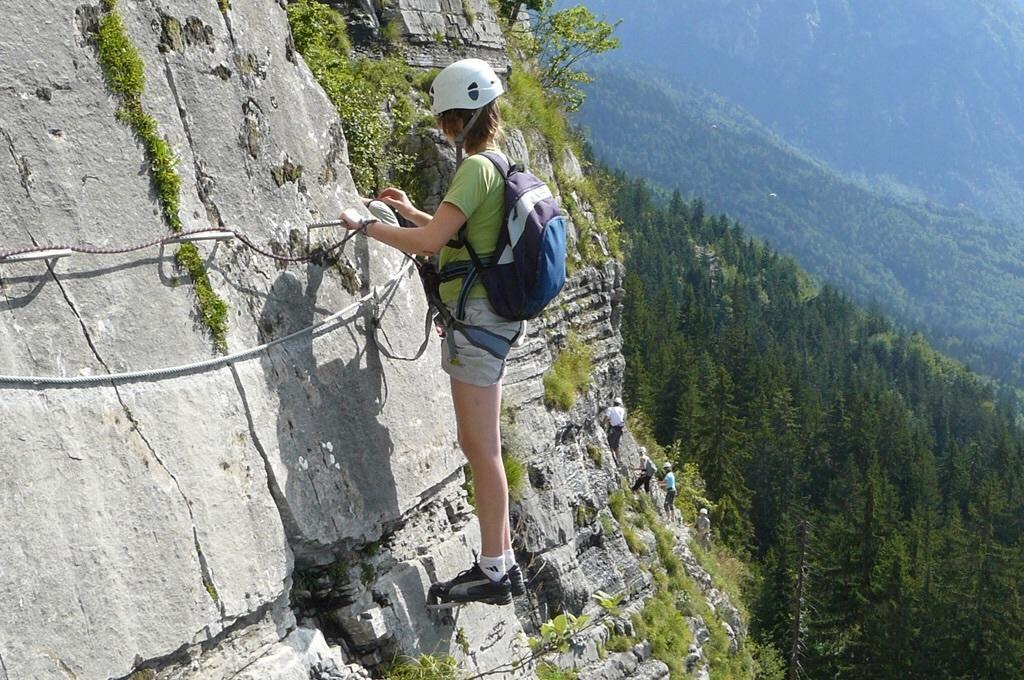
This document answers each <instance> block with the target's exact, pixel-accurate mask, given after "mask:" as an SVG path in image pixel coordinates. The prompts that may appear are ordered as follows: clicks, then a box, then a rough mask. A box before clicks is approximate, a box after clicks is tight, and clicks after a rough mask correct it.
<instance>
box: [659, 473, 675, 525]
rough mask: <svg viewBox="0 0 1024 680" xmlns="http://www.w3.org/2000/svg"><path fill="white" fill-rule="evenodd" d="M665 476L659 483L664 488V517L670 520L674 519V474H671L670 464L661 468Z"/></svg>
mask: <svg viewBox="0 0 1024 680" xmlns="http://www.w3.org/2000/svg"><path fill="white" fill-rule="evenodd" d="M663 469H664V470H665V476H664V477H662V478H661V483H662V485H663V486H664V487H665V515H666V516H668V518H669V519H670V520H673V519H675V518H676V473H674V472H672V463H665V465H664V466H663Z"/></svg>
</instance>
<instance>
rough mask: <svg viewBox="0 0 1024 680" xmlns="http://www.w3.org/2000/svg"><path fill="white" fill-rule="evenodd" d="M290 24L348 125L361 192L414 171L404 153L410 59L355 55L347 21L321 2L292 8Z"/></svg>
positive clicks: (409, 118)
mask: <svg viewBox="0 0 1024 680" xmlns="http://www.w3.org/2000/svg"><path fill="white" fill-rule="evenodd" d="M288 21H289V24H290V25H291V29H292V36H293V38H294V40H295V47H296V49H297V50H298V51H299V53H300V54H301V55H302V58H303V59H304V60H305V61H306V65H307V66H309V70H310V71H311V72H312V73H313V77H314V78H316V81H317V83H319V84H320V87H322V88H323V90H324V92H325V93H326V94H327V97H328V98H329V99H330V100H331V103H332V104H334V107H335V108H336V109H337V111H338V115H339V116H340V117H341V120H342V123H343V124H344V127H345V139H346V140H347V142H348V152H349V160H350V161H351V170H352V179H353V180H354V181H355V183H356V187H357V188H358V189H359V191H360V192H362V193H364V194H365V193H370V192H371V191H372V190H373V189H375V188H382V186H383V185H384V184H386V183H388V182H389V181H390V180H391V179H392V178H394V176H395V175H396V174H397V173H399V172H402V171H406V170H408V169H410V168H411V167H412V158H410V157H409V156H408V155H407V154H406V153H405V152H403V151H402V142H403V141H404V140H405V137H406V135H407V134H408V132H409V130H411V129H412V126H413V123H414V122H415V110H414V107H413V104H412V100H411V99H410V98H409V91H410V85H411V82H412V79H413V74H412V73H411V70H410V68H409V66H408V65H407V64H406V63H405V61H404V60H403V59H401V58H400V57H396V56H386V57H384V58H381V59H367V58H364V57H356V56H353V55H352V54H351V49H352V47H351V42H350V41H349V38H348V34H347V31H346V28H345V20H344V18H343V17H342V16H341V15H340V14H339V13H338V12H337V11H335V10H333V9H331V8H330V7H328V6H327V5H324V4H322V3H319V2H316V0H298V2H293V3H291V4H289V5H288ZM394 31H397V26H395V28H394ZM384 33H385V37H386V38H388V39H389V40H392V41H394V40H397V39H398V36H397V35H395V36H389V35H387V30H385V31H384ZM383 112H386V113H387V115H384V113H383Z"/></svg>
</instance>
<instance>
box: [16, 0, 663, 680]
mask: <svg viewBox="0 0 1024 680" xmlns="http://www.w3.org/2000/svg"><path fill="white" fill-rule="evenodd" d="M37 5H39V4H38V3H37ZM355 5H358V7H357V8H356V9H353V6H354V5H353V4H352V3H348V4H346V8H347V9H346V11H348V12H352V13H359V15H360V16H361V17H362V19H361V21H362V23H361V24H358V25H359V26H362V27H363V28H364V29H365V30H367V31H371V32H372V31H383V30H384V28H383V27H385V26H387V25H388V24H389V23H391V22H394V23H395V25H396V26H397V27H398V30H399V31H400V35H401V36H402V37H403V38H404V40H405V41H406V42H407V43H408V45H409V49H408V55H409V59H410V61H411V62H412V63H413V64H416V65H430V66H435V65H443V64H445V63H448V62H449V61H451V60H453V59H454V58H457V57H459V56H465V55H475V56H483V57H484V58H487V59H490V60H492V61H494V62H497V63H498V64H499V66H500V65H502V64H507V58H506V57H505V55H504V45H503V42H502V40H501V33H500V30H499V29H498V26H497V23H496V21H495V19H494V14H493V11H492V10H491V9H490V5H489V3H487V2H485V1H484V0H466V2H461V1H460V2H456V1H455V0H398V1H397V2H392V3H390V4H389V5H388V7H387V8H386V9H383V10H379V9H378V3H373V2H361V3H355ZM118 11H119V12H120V13H121V15H122V16H123V17H124V20H125V25H126V28H127V31H128V34H129V35H130V37H131V39H132V42H133V43H134V44H135V46H136V47H137V48H138V50H139V52H140V54H141V56H142V59H143V62H144V63H145V78H146V84H145V89H144V93H143V96H142V101H143V105H144V107H145V109H146V110H147V111H148V112H149V113H150V114H151V115H152V116H153V118H154V119H155V120H156V121H157V124H158V128H159V134H160V135H161V136H163V137H165V138H166V139H167V141H168V142H169V144H170V146H171V148H172V149H173V152H174V154H175V155H176V157H177V168H178V172H179V174H180V176H181V181H182V186H181V210H180V216H181V218H182V221H183V224H184V228H185V229H186V230H192V229H209V228H219V227H229V228H232V229H237V230H239V231H241V232H244V233H245V234H246V235H247V237H248V238H249V239H251V240H252V241H253V242H254V243H256V244H257V245H259V246H260V247H261V248H263V249H265V250H268V251H272V252H275V253H282V254H302V253H304V252H307V249H308V248H309V247H310V246H312V245H316V244H318V243H331V242H335V241H336V240H337V239H338V238H339V237H340V235H339V234H338V233H337V231H336V230H332V229H318V230H311V231H309V232H307V230H306V225H307V223H309V222H311V221H318V220H323V219H330V218H331V217H333V216H335V215H337V214H338V212H339V211H340V210H342V209H343V208H345V207H349V206H352V205H355V204H357V202H358V201H357V195H356V192H355V188H354V186H353V183H352V180H351V174H350V172H349V169H348V166H347V163H348V154H347V148H346V140H345V134H344V129H343V127H342V125H341V123H340V121H339V119H338V117H337V114H336V112H335V110H334V108H333V107H332V106H331V104H330V102H329V101H328V100H327V99H326V97H325V96H324V94H323V93H322V91H321V90H320V88H319V87H318V86H317V85H316V83H315V82H314V80H313V78H312V76H311V74H310V73H309V71H308V69H307V68H306V67H305V65H304V63H303V62H302V60H301V58H300V57H299V56H298V55H297V53H296V52H295V51H294V49H293V47H292V42H291V38H290V34H289V30H288V24H287V18H286V15H285V11H284V7H283V6H282V4H279V3H268V2H253V1H252V0H232V2H231V4H230V8H229V9H227V10H226V11H225V12H223V13H222V12H221V11H220V10H219V8H218V3H216V2H213V1H212V0H210V1H209V2H205V3H194V2H191V3H185V2H176V1H160V0H152V1H150V0H138V1H131V0H121V2H120V3H119V4H118ZM15 14H16V15H15V16H13V17H8V20H7V21H5V22H4V23H3V24H2V25H0V45H3V53H4V58H3V59H2V60H0V139H2V144H0V251H4V250H8V249H11V248H17V247H20V246H31V245H35V244H63V243H72V244H81V243H88V244H93V245H95V246H99V247H103V248H116V247H120V246H124V245H126V244H133V243H141V242H146V241H148V240H150V239H152V238H154V237H156V236H161V235H165V234H166V233H167V227H166V225H165V223H164V222H163V220H162V218H161V215H160V210H159V207H158V204H157V202H156V197H155V196H154V191H153V188H152V186H151V183H150V178H149V171H148V167H147V166H148V162H147V160H146V156H145V154H144V151H143V148H142V146H141V144H140V142H139V140H138V139H137V138H136V137H135V136H134V135H133V133H132V132H131V131H130V130H129V129H128V128H127V127H126V126H125V125H123V124H121V123H120V122H119V121H118V120H117V118H116V115H115V114H116V110H117V106H118V101H117V100H116V98H114V97H112V96H111V95H110V94H109V92H108V89H107V86H106V84H105V82H104V79H103V75H102V73H101V70H100V67H99V63H98V56H97V50H96V46H95V41H94V39H93V37H92V33H93V32H94V31H95V28H96V25H97V19H98V17H99V16H100V14H101V8H100V6H99V5H90V4H77V3H70V2H61V1H59V0H50V1H49V2H44V3H42V4H41V6H34V7H33V8H32V12H30V13H29V12H26V13H25V16H17V13H15ZM470 14H472V16H470ZM435 33H437V34H440V35H443V36H444V40H441V41H437V40H433V38H435V37H437V36H436V35H435ZM510 138H511V139H518V140H526V139H528V138H529V135H527V136H524V135H522V134H513V135H510ZM434 141H438V140H434ZM418 143H420V144H422V145H425V146H424V147H423V154H422V156H421V157H423V158H427V157H429V158H432V159H435V161H436V164H437V165H438V167H437V168H435V169H434V174H433V175H432V177H433V179H432V180H431V181H432V182H433V185H436V187H437V190H440V186H441V184H443V178H444V177H446V176H448V175H450V172H451V167H450V166H451V163H452V157H451V154H450V153H446V152H444V151H443V150H439V149H438V147H436V146H435V145H434V144H433V142H432V141H431V140H430V139H427V140H419V142H418ZM522 144H523V146H524V150H525V148H526V145H527V142H526V141H523V142H522ZM428 147H429V148H428ZM529 153H530V154H531V155H532V156H533V157H534V158H533V161H534V162H535V163H539V164H541V166H542V167H547V168H551V167H552V160H551V159H550V158H547V157H546V152H541V150H539V149H538V148H537V141H536V140H532V141H530V149H529ZM558 162H561V163H562V164H563V165H565V166H566V169H567V172H569V173H570V174H572V173H573V172H578V171H579V170H578V161H577V160H576V159H575V158H572V157H569V158H564V159H559V160H558ZM176 248H177V246H173V245H171V246H167V247H166V248H156V247H152V248H148V249H144V250H142V251H140V252H138V253H134V254H124V255H108V256H102V257H101V256H85V255H76V256H75V257H69V258H66V259H59V260H50V261H48V262H41V261H35V262H21V263H0V292H2V297H0V375H5V376H44V377H45V376H65V377H75V376H90V375H91V376H105V375H110V374H121V373H124V372H127V371H137V370H143V369H151V368H160V367H173V366H182V365H187V364H193V363H194V362H197V361H203V360H213V359H216V358H217V356H218V354H217V353H216V351H215V350H214V349H213V346H212V343H211V340H210V337H209V334H208V332H207V330H206V328H205V326H204V325H203V323H202V321H201V319H200V318H199V315H198V312H197V307H196V303H195V293H194V292H193V286H192V285H191V283H190V282H189V280H188V277H187V276H185V275H184V273H183V272H182V271H181V270H180V269H179V268H178V267H177V266H176V264H175V260H174V257H173V254H174V250H175V249H176ZM200 252H201V254H202V256H203V258H204V263H205V267H206V270H207V272H208V275H209V278H210V281H211V285H212V287H213V289H214V291H215V292H216V293H217V294H218V295H220V296H221V297H222V298H223V299H225V300H226V301H227V303H228V306H229V310H230V312H229V319H230V331H229V335H228V337H227V344H228V352H238V351H240V350H243V349H246V348H251V347H254V346H258V345H261V344H264V343H271V342H275V341H280V342H278V343H277V344H275V345H273V346H272V347H270V348H268V349H266V350H265V351H261V352H257V353H254V354H252V355H251V356H247V357H244V358H239V359H237V360H233V361H230V362H226V361H220V362H214V364H213V365H211V366H207V367H202V368H195V369H192V370H189V371H185V372H183V373H181V374H176V375H172V376H162V377H154V378H146V379H134V380H120V379H114V380H108V381H105V382H104V381H100V382H98V383H96V384H90V385H81V386H70V387H67V386H64V387H57V386H51V385H39V384H35V385H34V384H31V383H29V384H11V383H9V382H8V383H3V382H0V432H3V436H2V437H0V532H2V534H3V536H4V537H5V545H6V546H7V550H5V551H4V552H3V553H2V554H0V608H2V610H3V611H4V614H5V621H4V625H3V626H0V680H16V679H17V680H21V679H22V678H61V677H74V678H80V679H91V678H111V677H113V678H124V677H129V676H132V677H133V678H135V679H137V678H140V677H159V678H174V679H178V678H227V677H238V678H251V679H252V680H257V679H263V678H279V679H281V680H292V679H294V680H300V679H303V678H321V679H339V678H341V679H344V678H357V677H366V671H365V670H364V667H371V668H375V669H376V668H379V667H380V666H381V664H383V663H385V662H389V661H391V660H392V659H393V658H394V657H395V656H396V655H397V654H399V653H402V654H411V655H417V654H424V653H440V654H449V653H450V654H454V655H455V656H456V658H457V659H458V661H459V662H460V664H461V665H462V666H463V667H464V668H467V669H477V670H479V671H483V670H488V669H493V668H495V667H498V666H501V665H502V664H507V663H508V662H509V661H510V660H512V659H514V658H517V657H519V656H522V655H523V654H524V653H525V651H524V649H523V648H522V643H521V642H519V641H518V637H517V634H518V633H520V632H522V631H523V630H527V631H535V630H536V629H537V627H538V625H539V623H540V622H542V621H544V620H545V619H547V618H549V617H550V616H552V615H553V614H555V613H557V612H560V611H562V610H566V609H568V610H571V611H576V612H579V611H582V610H584V609H585V608H588V607H592V606H593V605H590V604H588V602H589V598H590V595H591V593H593V591H594V590H597V589H604V590H607V591H609V592H611V591H622V590H625V591H629V592H632V593H642V592H643V591H644V589H645V588H647V587H648V585H649V584H648V583H647V582H646V580H645V578H644V577H643V576H642V575H641V572H640V570H639V569H638V568H637V563H636V561H635V559H634V558H633V556H632V555H631V554H630V553H629V552H628V550H627V549H626V547H625V544H624V542H623V540H622V538H621V536H611V535H605V534H604V532H603V530H602V529H601V526H600V524H599V523H598V522H597V521H596V515H597V512H598V510H599V509H600V508H602V507H603V506H604V505H605V503H606V500H607V497H608V495H609V493H610V492H611V491H612V490H613V489H614V488H615V487H616V486H617V484H618V480H619V475H620V474H621V473H622V470H621V469H620V468H619V467H618V466H619V464H621V463H622V461H613V460H611V457H610V454H608V452H607V451H605V455H604V459H603V460H602V461H598V460H596V459H595V457H594V456H593V455H592V454H591V453H590V451H592V450H603V449H604V444H603V439H602V437H603V435H602V433H600V431H599V430H598V428H597V427H596V425H595V418H596V416H597V415H598V413H599V412H600V409H601V408H602V405H603V404H605V403H607V401H608V399H609V398H610V397H611V396H613V395H617V394H619V393H620V392H621V381H622V373H623V370H624V361H623V359H622V355H621V351H620V350H621V339H620V335H619V329H618V324H619V315H620V308H621V298H622V279H623V269H622V267H621V265H619V264H616V263H610V264H607V265H605V266H604V267H603V268H601V269H595V268H587V269H583V270H582V271H580V272H579V273H578V274H577V275H576V276H574V277H573V279H572V280H571V281H570V282H569V284H568V285H567V287H566V290H565V292H564V293H563V296H562V298H561V299H560V301H559V302H558V303H556V305H555V307H554V308H553V309H552V311H551V312H550V313H549V314H548V315H547V316H546V317H545V318H544V319H543V320H539V321H537V322H536V323H533V324H532V327H531V331H530V334H529V336H528V338H527V340H526V342H525V344H524V345H523V346H522V347H520V348H518V349H516V350H515V352H514V354H513V356H512V359H511V362H510V367H509V371H508V376H507V379H506V401H507V403H508V404H509V405H510V407H511V408H510V409H509V412H510V413H511V414H512V416H511V419H510V421H509V423H508V425H507V428H506V429H507V430H508V432H507V434H508V435H509V436H510V437H512V438H513V439H514V441H515V455H516V456H517V457H518V458H519V459H520V460H521V461H522V462H523V464H524V465H525V466H526V469H527V474H528V483H527V484H526V485H525V488H524V489H523V493H522V497H521V499H520V500H519V501H518V502H517V503H515V504H514V507H513V512H514V515H515V522H516V529H515V533H516V539H515V542H516V549H517V553H518V555H519V557H520V561H521V562H522V564H523V565H524V567H525V569H526V572H527V576H528V578H529V580H530V597H529V598H528V599H527V600H524V601H522V602H520V603H519V604H518V605H517V608H516V610H515V615H513V613H512V610H511V608H493V607H492V608H487V607H481V606H477V607H467V608H465V609H464V610H462V611H461V612H459V613H457V614H456V616H455V617H454V618H445V619H440V618H437V617H435V616H433V615H430V614H428V613H427V612H426V610H425V608H424V594H425V592H426V588H427V586H428V585H429V583H430V582H431V581H433V580H436V579H439V578H448V577H451V576H453V575H454V574H455V573H457V572H458V571H460V570H461V569H463V568H465V567H466V566H468V565H469V564H470V563H471V561H472V559H473V552H474V550H475V549H477V546H478V528H477V524H476V520H475V518H474V516H473V512H472V507H471V506H470V505H469V504H468V503H467V499H466V492H465V490H464V489H463V486H462V485H463V483H464V477H463V473H462V465H463V464H464V459H463V457H462V454H461V453H460V451H459V450H458V448H457V445H456V443H455V433H454V428H453V425H454V418H453V415H452V412H451V406H450V398H449V396H448V384H447V379H446V377H445V376H444V374H443V372H442V371H441V370H440V367H439V365H438V358H437V357H438V353H439V349H438V347H437V342H436V339H434V338H433V337H432V334H430V335H427V339H426V340H425V341H424V339H423V338H424V330H425V328H424V325H425V324H424V322H425V321H426V314H427V312H426V306H425V303H424V300H423V295H422V292H421V290H420V287H419V283H418V281H416V280H415V275H414V274H412V273H410V271H409V269H408V268H407V267H404V266H403V264H402V260H401V258H400V257H399V256H398V255H397V254H396V253H395V252H394V251H392V250H390V249H387V248H384V247H382V246H379V245H378V244H376V243H372V242H367V241H366V240H365V239H363V238H361V237H359V238H356V239H354V240H353V241H351V242H350V243H349V244H348V245H346V246H345V248H344V250H343V251H342V252H341V254H340V261H339V262H338V263H337V264H332V265H330V266H320V265H316V264H311V263H309V264H283V263H279V262H275V261H273V260H271V259H268V258H265V257H262V256H260V255H258V254H256V253H255V252H254V251H252V250H250V249H248V248H246V247H245V246H243V245H242V244H241V243H239V242H238V241H231V242H224V243H219V244H217V245H200ZM385 286H389V287H388V288H387V295H384V294H383V291H384V287H385ZM345 309H347V310H348V311H347V313H346V314H344V315H342V316H341V317H340V318H338V319H337V320H336V321H335V322H333V324H332V325H330V326H329V327H324V328H320V329H319V330H317V331H316V332H307V333H304V334H303V333H301V331H303V330H305V329H309V328H310V327H311V326H314V325H315V324H317V323H319V322H321V321H322V320H324V319H325V318H327V317H328V315H331V314H332V313H334V312H337V311H338V310H345ZM378 321H379V325H380V327H381V331H382V332H381V333H380V335H381V336H382V337H383V335H385V334H386V337H387V341H388V342H389V343H390V348H391V350H392V351H394V352H396V353H397V354H400V355H408V356H418V358H416V359H415V360H412V361H398V360H392V359H388V358H387V357H386V356H385V354H384V353H383V352H382V351H381V350H380V349H379V347H378V346H377V345H376V344H375V343H374V341H373V333H372V329H373V327H374V324H375V323H376V322H378ZM570 329H572V330H573V332H575V333H577V334H578V335H579V337H580V338H581V339H582V340H583V341H584V342H585V343H586V344H587V345H588V346H589V347H590V348H591V350H592V353H593V358H594V365H595V371H594V374H593V376H592V385H591V389H590V390H589V391H588V392H587V393H586V394H584V395H582V396H581V398H580V399H579V401H578V402H577V404H576V406H575V407H574V408H573V409H572V410H571V411H569V412H556V411H551V410H549V409H548V408H547V407H545V405H544V403H543V386H542V383H541V376H542V374H543V372H544V371H545V370H546V369H547V368H548V366H549V365H550V363H551V361H552V358H553V356H554V355H555V353H556V352H557V351H558V348H559V347H561V346H562V345H563V344H564V342H565V340H566V338H567V337H568V335H569V332H570ZM285 338H287V339H285ZM282 339H284V340H282ZM420 349H423V352H422V353H419V354H418V350H420ZM633 451H634V449H633V445H632V443H631V442H630V440H629V438H628V437H627V440H626V442H625V443H624V445H623V454H624V455H633ZM595 653H596V647H592V648H591V651H590V652H588V654H589V655H590V656H586V655H584V656H582V657H580V658H579V659H577V660H575V661H571V663H572V664H575V665H581V664H582V663H583V662H584V661H588V662H593V661H595V660H596V656H594V654H595ZM649 657H650V654H649V651H648V652H645V653H636V654H633V653H625V655H624V656H622V658H620V659H618V661H617V662H615V663H614V664H610V665H609V666H608V668H607V669H605V670H603V671H602V675H600V676H597V675H595V676H594V677H607V678H618V677H643V678H661V677H666V674H667V669H665V668H664V666H663V665H660V662H657V661H654V660H652V659H650V658H649ZM613 670H614V672H613ZM138 671H143V672H142V673H141V674H139V675H133V673H136V672H138ZM529 674H531V670H530V666H529V665H527V666H525V667H524V668H523V669H522V670H512V667H511V666H508V673H507V674H506V675H512V676H518V675H529Z"/></svg>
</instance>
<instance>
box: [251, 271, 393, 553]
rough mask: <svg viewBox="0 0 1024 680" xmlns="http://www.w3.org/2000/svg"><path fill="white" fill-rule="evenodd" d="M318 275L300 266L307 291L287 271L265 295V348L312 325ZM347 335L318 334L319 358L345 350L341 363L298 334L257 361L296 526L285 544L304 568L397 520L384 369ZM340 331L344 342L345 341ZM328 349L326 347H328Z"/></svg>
mask: <svg viewBox="0 0 1024 680" xmlns="http://www.w3.org/2000/svg"><path fill="white" fill-rule="evenodd" d="M322 281H323V269H321V268H320V267H318V266H316V265H312V264H311V265H309V266H308V268H307V281H306V284H305V288H303V284H302V282H301V281H300V280H299V279H298V278H296V277H295V276H294V275H292V274H290V273H287V272H285V273H282V274H281V275H280V276H278V278H277V280H276V281H275V282H274V284H273V286H272V287H271V290H270V294H269V295H268V297H267V300H266V303H265V305H264V307H263V311H262V313H261V315H260V335H261V341H262V342H267V341H270V340H273V339H275V338H280V337H282V336H285V335H288V334H290V333H293V332H295V331H298V330H301V329H303V328H306V327H308V326H310V325H312V324H314V323H316V321H317V318H316V298H317V292H318V290H319V288H320V284H321V283H322ZM365 321H366V320H365V319H363V320H362V321H360V319H359V318H356V319H353V320H352V321H350V322H349V325H348V326H347V327H346V328H343V329H338V330H335V331H333V333H331V334H329V335H326V336H322V337H321V338H320V339H319V341H318V345H319V348H320V351H319V355H320V356H322V355H324V354H325V353H326V354H330V353H331V352H332V349H333V347H337V346H339V344H340V346H351V347H352V348H353V349H352V351H353V353H354V356H352V357H351V358H350V359H349V360H348V361H345V360H342V359H334V360H331V361H328V362H326V363H324V364H319V363H318V360H317V356H318V352H314V348H313V338H312V336H311V335H304V336H301V337H299V338H296V339H294V340H292V341H289V342H287V343H284V344H283V345H280V346H278V347H276V348H274V351H272V352H270V353H268V354H266V355H264V358H263V359H262V360H261V361H262V362H263V369H264V374H265V375H266V378H267V381H268V383H269V384H270V385H271V386H272V387H273V389H275V390H276V391H277V394H278V398H279V412H278V416H277V437H278V445H279V450H280V456H281V460H282V463H283V465H284V466H285V467H286V468H287V470H288V475H287V476H288V478H287V483H286V484H283V485H282V490H283V492H284V494H285V500H286V502H287V503H288V505H289V506H290V508H291V510H292V515H293V516H294V518H295V526H294V527H291V530H290V533H297V534H298V535H292V536H289V539H290V541H291V544H292V549H293V551H294V552H295V555H296V559H297V560H298V561H299V562H300V563H302V562H305V563H313V562H322V561H324V560H325V559H329V558H330V557H331V556H332V553H333V552H334V551H335V549H336V548H338V547H340V546H341V545H342V544H346V543H347V544H352V543H360V542H366V541H371V540H375V539H376V538H377V537H379V536H380V533H381V531H382V528H383V525H384V524H385V523H386V522H388V521H389V520H391V519H393V518H395V517H397V516H398V512H399V506H398V498H397V493H396V490H395V479H394V476H393V474H392V472H391V454H392V452H393V450H394V445H393V442H392V441H391V435H390V432H389V431H388V429H387V427H385V426H384V424H383V423H381V421H380V415H381V412H382V410H383V406H384V401H385V397H386V382H385V375H384V371H383V367H382V365H381V362H380V357H379V356H378V354H377V352H376V349H375V348H374V347H373V343H371V342H368V341H367V338H366V337H365V335H364V334H363V333H362V332H358V331H356V330H355V328H354V326H355V324H356V323H357V322H360V325H361V326H362V325H364V324H365ZM346 332H347V334H348V337H349V342H344V341H343V340H342V338H343V337H344V334H345V333H346ZM332 343H333V347H332Z"/></svg>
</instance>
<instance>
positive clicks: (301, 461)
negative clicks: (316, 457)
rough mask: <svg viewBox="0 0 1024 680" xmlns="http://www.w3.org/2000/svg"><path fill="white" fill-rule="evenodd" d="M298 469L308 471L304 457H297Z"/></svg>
mask: <svg viewBox="0 0 1024 680" xmlns="http://www.w3.org/2000/svg"><path fill="white" fill-rule="evenodd" d="M299 467H300V468H302V469H303V470H308V469H309V461H308V460H306V459H305V458H304V457H302V456H299Z"/></svg>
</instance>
